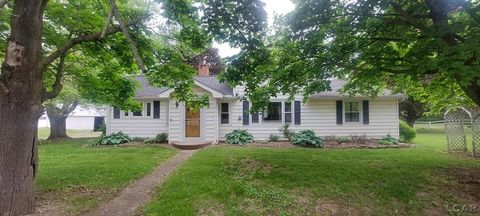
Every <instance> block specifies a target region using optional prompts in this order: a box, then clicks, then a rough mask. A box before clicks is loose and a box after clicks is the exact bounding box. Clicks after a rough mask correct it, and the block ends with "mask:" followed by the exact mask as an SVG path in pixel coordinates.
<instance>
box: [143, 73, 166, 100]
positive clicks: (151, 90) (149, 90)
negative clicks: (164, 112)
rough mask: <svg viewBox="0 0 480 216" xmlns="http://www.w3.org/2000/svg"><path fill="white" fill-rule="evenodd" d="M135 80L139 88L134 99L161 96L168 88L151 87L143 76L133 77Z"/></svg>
mask: <svg viewBox="0 0 480 216" xmlns="http://www.w3.org/2000/svg"><path fill="white" fill-rule="evenodd" d="M135 80H137V81H138V82H139V83H140V87H139V88H137V90H136V92H135V96H136V97H151V96H157V95H159V94H161V93H162V92H164V91H167V90H168V88H158V87H154V86H151V85H150V84H149V83H148V80H147V78H146V77H145V76H143V75H139V76H136V77H135Z"/></svg>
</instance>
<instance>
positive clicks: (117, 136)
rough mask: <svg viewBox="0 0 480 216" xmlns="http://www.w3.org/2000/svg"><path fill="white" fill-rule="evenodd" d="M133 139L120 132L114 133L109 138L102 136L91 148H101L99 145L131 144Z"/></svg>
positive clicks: (92, 143)
mask: <svg viewBox="0 0 480 216" xmlns="http://www.w3.org/2000/svg"><path fill="white" fill-rule="evenodd" d="M131 141H132V139H131V138H130V137H129V136H128V135H127V134H124V133H122V132H121V131H120V132H117V133H112V134H111V135H108V136H101V137H100V138H99V139H97V140H94V141H93V142H91V143H90V145H91V146H99V145H118V144H122V143H128V142H131Z"/></svg>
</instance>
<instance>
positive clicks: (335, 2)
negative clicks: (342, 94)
mask: <svg viewBox="0 0 480 216" xmlns="http://www.w3.org/2000/svg"><path fill="white" fill-rule="evenodd" d="M294 3H295V4H296V7H295V10H294V11H292V12H291V13H289V14H287V15H285V16H283V17H281V19H279V20H277V24H276V25H275V27H276V34H275V35H274V36H272V38H271V42H270V45H271V46H270V48H269V49H268V52H266V51H263V53H268V54H262V55H258V54H257V53H251V54H250V55H249V56H245V55H244V53H241V54H240V55H239V56H237V58H236V59H234V60H233V61H231V63H230V65H236V64H239V63H238V61H237V60H239V61H243V63H240V64H242V65H244V67H243V70H238V67H236V68H234V69H228V70H227V73H226V76H225V77H226V79H227V80H229V81H231V82H232V83H238V82H245V83H247V86H248V87H250V88H248V89H247V90H248V91H247V93H248V94H249V95H250V96H252V97H253V100H254V102H255V101H258V102H260V101H262V100H265V98H268V97H269V96H272V95H275V94H276V92H281V93H287V94H288V93H290V94H291V93H296V92H299V91H302V92H303V93H304V94H305V95H309V94H311V93H314V92H316V91H323V90H325V89H328V88H329V81H328V79H330V78H334V77H339V78H345V79H346V80H348V84H347V86H346V88H347V90H348V91H349V92H350V93H365V94H370V95H375V94H377V93H379V92H380V91H382V89H383V88H385V87H392V86H393V87H394V86H395V85H397V84H399V83H400V84H401V85H407V84H408V85H415V86H421V87H422V88H424V89H425V90H426V91H423V92H426V94H427V96H426V97H423V96H425V95H423V96H422V97H423V98H422V97H419V99H427V100H430V101H438V100H441V101H445V100H446V101H450V102H451V101H459V100H460V101H462V103H472V101H473V102H474V103H476V104H477V105H480V64H479V63H480V59H479V54H480V53H479V52H480V51H479V49H478V48H477V47H478V45H479V44H480V13H479V11H480V2H479V1H477V0H470V1H469V0H412V1H395V0H391V1H380V0H357V1H343V0H313V1H300V0H296V1H294ZM259 57H264V58H268V60H263V62H260V63H257V62H256V61H258V58H259ZM252 63H253V64H252ZM259 83H267V85H265V86H262V87H258V85H257V84H259ZM428 94H431V95H428ZM438 104H440V103H438ZM447 104H448V103H447ZM440 105H445V104H440Z"/></svg>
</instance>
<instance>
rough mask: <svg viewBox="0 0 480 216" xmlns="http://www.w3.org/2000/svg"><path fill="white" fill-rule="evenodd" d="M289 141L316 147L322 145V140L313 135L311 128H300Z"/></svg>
mask: <svg viewBox="0 0 480 216" xmlns="http://www.w3.org/2000/svg"><path fill="white" fill-rule="evenodd" d="M290 142H292V144H294V145H301V146H313V147H317V148H321V147H323V143H324V140H323V139H322V138H321V137H318V136H316V135H315V132H313V131H312V130H302V131H299V132H297V133H295V134H294V135H293V136H292V137H291V140H290Z"/></svg>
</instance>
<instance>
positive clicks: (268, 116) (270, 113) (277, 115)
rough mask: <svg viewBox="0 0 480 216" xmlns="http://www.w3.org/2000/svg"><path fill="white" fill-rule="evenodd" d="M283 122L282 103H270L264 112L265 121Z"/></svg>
mask: <svg viewBox="0 0 480 216" xmlns="http://www.w3.org/2000/svg"><path fill="white" fill-rule="evenodd" d="M281 120H282V103H281V102H270V103H269V104H268V107H267V110H265V111H264V112H263V121H264V122H269V121H281Z"/></svg>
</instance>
